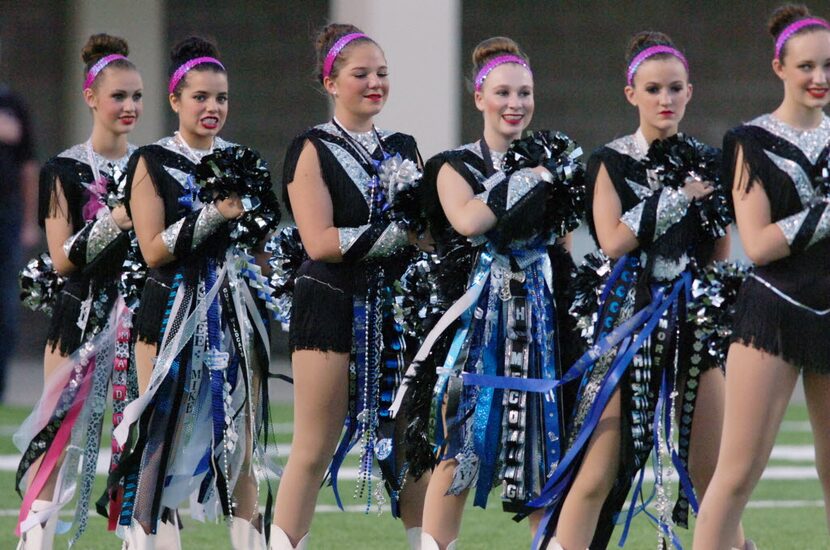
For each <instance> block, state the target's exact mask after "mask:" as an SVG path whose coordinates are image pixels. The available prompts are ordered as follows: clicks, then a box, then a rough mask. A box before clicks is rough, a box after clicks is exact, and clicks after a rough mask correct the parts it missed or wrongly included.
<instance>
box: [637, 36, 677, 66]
mask: <svg viewBox="0 0 830 550" xmlns="http://www.w3.org/2000/svg"><path fill="white" fill-rule="evenodd" d="M652 46H670V47H672V48H675V47H676V46H675V45H674V42H673V41H672V39H671V38H670V37H669V35H667V34H665V33H662V32H658V31H640V32H638V33H637V34H635V35H634V36H632V37H631V40H629V41H628V47H627V48H626V50H625V63H626V65H630V64H631V61H632V60H633V59H634V58H635V57H637V54H639V53H640V52H641V51H643V50H645V49H647V48H651V47H652Z"/></svg>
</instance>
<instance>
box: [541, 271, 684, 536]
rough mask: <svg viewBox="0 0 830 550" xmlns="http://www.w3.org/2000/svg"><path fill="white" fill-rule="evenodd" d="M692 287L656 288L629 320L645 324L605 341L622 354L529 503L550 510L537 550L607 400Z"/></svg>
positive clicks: (619, 331) (680, 283)
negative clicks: (666, 315)
mask: <svg viewBox="0 0 830 550" xmlns="http://www.w3.org/2000/svg"><path fill="white" fill-rule="evenodd" d="M624 259H625V257H623V258H621V259H620V261H618V262H617V266H615V272H616V271H617V269H616V268H617V267H619V266H620V264H622V263H623V260H624ZM621 274H622V270H621V271H620V273H619V275H621ZM609 283H610V282H609ZM690 284H691V275H690V274H689V272H684V273H683V274H682V276H681V278H680V279H679V280H678V281H676V282H675V283H674V285H673V286H672V289H671V292H670V293H668V295H666V294H665V292H664V290H663V288H662V287H657V288H655V289H653V290H652V299H651V302H650V303H649V305H648V306H646V307H645V308H643V309H642V310H640V311H639V312H638V313H637V314H635V315H634V316H633V317H632V318H631V319H629V321H631V320H633V319H638V320H642V319H644V318H645V319H646V321H645V324H644V325H635V324H628V323H626V324H623V325H620V326H619V327H617V328H616V329H614V330H613V331H611V334H609V335H608V336H607V337H605V340H606V341H611V340H617V341H621V344H620V348H619V351H618V353H617V356H616V357H615V359H614V361H613V362H612V364H611V367H610V368H609V369H608V372H607V373H606V375H605V377H604V379H603V382H602V385H601V386H600V390H599V392H598V393H597V396H596V398H595V400H594V403H593V404H592V405H591V408H590V410H589V413H588V416H587V418H586V419H585V421H584V423H583V425H582V428H581V429H580V431H579V434H578V435H577V437H576V439H575V440H574V443H573V445H572V446H571V447H570V448H569V449H568V452H567V453H566V454H565V456H564V457H563V459H562V461H561V462H560V463H559V466H558V467H557V468H556V470H555V471H554V472H553V474H552V475H551V477H550V478H549V479H548V481H547V483H545V487H544V488H543V490H542V493H541V494H540V495H539V497H538V498H536V499H535V500H533V501H532V502H530V504H529V505H530V506H531V507H534V508H542V507H545V508H547V510H546V511H545V514H544V517H543V518H542V521H541V523H540V525H539V529H538V531H537V533H536V536H535V537H534V540H533V545H532V548H538V547H539V545H540V544H541V542H542V540H543V539H544V537H545V535H546V531H547V528H548V524H549V523H550V520H551V518H552V517H553V514H554V512H555V510H556V508H557V507H558V506H559V505H560V504H561V502H560V501H561V499H562V497H563V496H564V494H565V491H566V489H567V488H568V487H569V486H570V484H571V482H572V480H573V479H574V477H575V476H576V470H577V467H578V466H579V464H578V462H577V459H578V458H579V457H580V456H581V455H582V453H583V452H584V450H585V446H586V445H587V443H588V441H589V440H590V437H591V435H592V434H593V432H594V430H595V428H596V426H597V424H598V423H599V420H600V417H601V416H602V412H603V411H604V410H605V407H606V406H607V404H608V401H609V400H610V399H611V396H612V395H613V393H614V391H615V390H616V389H617V386H618V384H619V382H620V379H621V378H622V376H623V375H624V374H625V372H626V370H627V369H628V367H629V366H630V364H631V361H632V359H633V358H634V355H635V354H636V353H637V351H639V349H640V348H642V346H643V344H644V343H645V341H646V339H647V338H648V337H649V336H650V335H651V333H652V332H653V331H654V329H655V328H656V327H657V324H658V322H659V321H660V318H661V317H662V316H663V314H664V313H665V312H666V311H667V310H668V309H669V307H671V306H672V305H673V304H674V303H676V301H677V299H678V297H679V295H680V292H681V290H687V289H688V288H689V286H690ZM610 286H611V284H607V285H606V288H605V289H604V291H603V297H605V298H607V296H608V291H609V287H610ZM602 322H603V321H602V319H598V323H602ZM632 325H633V326H632ZM638 326H642V330H641V331H640V332H639V334H637V336H636V337H635V338H634V339H633V341H632V340H631V338H632V336H633V334H634V331H635V330H636V329H637V328H638ZM599 328H600V327H598V329H599ZM598 332H599V331H598ZM600 349H601V347H600ZM600 349H597V345H595V346H594V347H593V348H592V349H591V350H589V351H588V352H587V353H586V354H585V355H584V356H583V357H582V358H580V360H579V361H577V364H575V365H574V367H572V368H571V369H569V371H568V373H567V374H566V376H568V375H571V376H572V375H573V374H574V373H573V372H572V371H574V369H577V368H578V367H580V363H581V362H583V363H584V362H585V360H586V359H588V360H591V358H593V359H592V360H591V362H592V363H593V362H594V361H596V359H598V358H599V357H601V356H602V355H603V354H602V353H600V354H599V355H596V353H597V352H598V351H600ZM583 366H587V365H583ZM583 370H584V369H583ZM564 378H565V377H563V379H564Z"/></svg>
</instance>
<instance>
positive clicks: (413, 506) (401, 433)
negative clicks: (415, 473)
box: [395, 411, 430, 529]
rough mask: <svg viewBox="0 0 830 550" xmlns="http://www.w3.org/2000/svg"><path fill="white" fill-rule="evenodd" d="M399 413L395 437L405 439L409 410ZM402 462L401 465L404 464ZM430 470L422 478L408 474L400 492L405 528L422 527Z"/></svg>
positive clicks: (399, 439)
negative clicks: (415, 477)
mask: <svg viewBox="0 0 830 550" xmlns="http://www.w3.org/2000/svg"><path fill="white" fill-rule="evenodd" d="M403 412H405V414H398V416H397V417H396V418H395V437H396V438H398V441H403V440H404V438H405V436H406V427H407V425H408V424H409V411H403ZM402 465H403V464H400V465H399V466H402ZM429 480H430V472H429V471H427V472H424V474H423V475H422V476H421V477H420V479H418V480H415V479H414V478H413V477H412V476H410V475H407V476H406V480H405V481H404V486H403V489H401V493H400V511H401V522H402V523H403V526H404V529H411V528H413V527H421V522H422V521H423V517H424V499H425V498H426V493H427V486H428V485H429Z"/></svg>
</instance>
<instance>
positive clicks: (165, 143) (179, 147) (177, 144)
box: [155, 136, 236, 162]
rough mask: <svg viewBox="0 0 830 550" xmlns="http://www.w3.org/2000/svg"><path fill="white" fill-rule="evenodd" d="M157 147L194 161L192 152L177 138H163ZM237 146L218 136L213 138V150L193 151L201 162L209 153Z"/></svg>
mask: <svg viewBox="0 0 830 550" xmlns="http://www.w3.org/2000/svg"><path fill="white" fill-rule="evenodd" d="M155 145H159V146H161V147H164V148H165V149H167V150H168V151H172V152H174V153H176V154H177V155H181V156H183V157H184V158H186V159H187V160H188V161H190V162H193V159H192V158H190V154H191V153H190V150H188V149H186V148H185V146H184V145H183V144H182V142H181V140H179V139H178V138H177V137H176V136H167V137H163V138H161V139H160V140H158V141H157V142H156V143H155ZM235 145H236V144H235V143H231V142H230V141H225V140H224V139H222V138H220V137H219V136H216V137H215V138H213V148H212V149H211V150H209V151H207V150H206V151H202V150H199V149H192V151H193V153H195V154H196V156H197V157H199V160H201V159H202V157H204V156H207V155H208V154H209V153H212V152H213V150H214V149H227V148H228V147H234V146H235Z"/></svg>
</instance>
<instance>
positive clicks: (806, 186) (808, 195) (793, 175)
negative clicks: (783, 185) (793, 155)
mask: <svg viewBox="0 0 830 550" xmlns="http://www.w3.org/2000/svg"><path fill="white" fill-rule="evenodd" d="M764 153H766V154H767V156H768V157H769V158H770V160H772V162H774V163H775V165H776V166H777V167H778V168H779V169H780V170H781V171H782V172H784V173H785V174H787V175H788V176H790V179H791V180H793V184H794V185H795V190H796V192H797V193H798V198H799V199H801V204H802V205H803V206H808V205H809V204H810V202H811V201H812V199H813V196H814V195H815V191H814V190H813V186H812V184H811V183H810V178H809V176H807V173H806V172H805V171H804V168H802V167H801V165H800V164H798V163H797V162H795V161H792V160H790V159H787V158H784V157H782V156H780V155H776V154H775V153H773V152H772V151H767V150H764Z"/></svg>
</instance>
